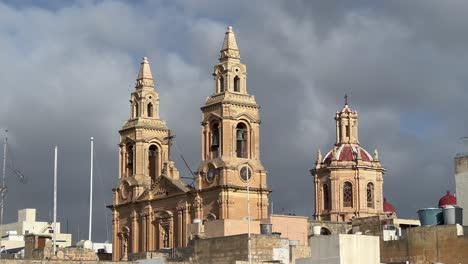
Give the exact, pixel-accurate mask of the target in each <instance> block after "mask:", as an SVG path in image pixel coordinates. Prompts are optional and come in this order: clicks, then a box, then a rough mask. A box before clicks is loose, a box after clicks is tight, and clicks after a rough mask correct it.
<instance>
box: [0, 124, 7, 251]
mask: <svg viewBox="0 0 468 264" xmlns="http://www.w3.org/2000/svg"><path fill="white" fill-rule="evenodd" d="M7 134H8V130H5V141H4V142H3V173H2V190H1V192H2V194H1V195H2V201H0V258H1V256H2V255H1V246H3V207H4V205H5V195H6V189H5V188H6V186H5V177H6V155H7V143H8V137H7Z"/></svg>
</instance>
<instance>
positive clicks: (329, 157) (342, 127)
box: [311, 100, 385, 222]
mask: <svg viewBox="0 0 468 264" xmlns="http://www.w3.org/2000/svg"><path fill="white" fill-rule="evenodd" d="M335 121H336V142H335V146H334V147H333V148H332V150H330V151H329V152H328V153H327V154H326V155H325V156H324V157H322V153H321V152H320V150H319V151H318V154H317V161H316V163H315V167H314V168H313V169H312V170H311V173H312V176H313V177H314V189H315V213H314V218H315V220H326V221H343V222H347V221H350V220H351V219H353V218H357V217H366V216H373V215H382V214H384V211H383V193H382V188H383V174H384V172H385V169H384V168H383V167H382V166H381V165H380V161H379V157H378V153H377V150H375V151H374V155H373V156H371V155H370V154H369V153H368V152H367V151H366V150H365V149H364V148H362V147H361V145H360V144H359V140H358V114H357V112H356V111H353V110H352V109H351V108H350V107H349V106H348V102H347V100H346V102H345V106H344V107H343V109H342V110H341V111H339V112H337V113H336V115H335Z"/></svg>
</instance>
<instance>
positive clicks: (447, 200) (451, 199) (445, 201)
mask: <svg viewBox="0 0 468 264" xmlns="http://www.w3.org/2000/svg"><path fill="white" fill-rule="evenodd" d="M447 205H457V197H455V195H452V194H450V191H447V194H445V195H444V196H442V198H440V200H439V207H444V206H447Z"/></svg>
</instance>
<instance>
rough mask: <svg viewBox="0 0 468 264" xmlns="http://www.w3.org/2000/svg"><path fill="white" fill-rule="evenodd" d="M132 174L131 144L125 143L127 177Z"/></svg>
mask: <svg viewBox="0 0 468 264" xmlns="http://www.w3.org/2000/svg"><path fill="white" fill-rule="evenodd" d="M131 176H133V145H131V144H128V145H127V177H131Z"/></svg>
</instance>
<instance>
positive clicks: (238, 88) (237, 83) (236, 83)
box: [234, 76, 240, 93]
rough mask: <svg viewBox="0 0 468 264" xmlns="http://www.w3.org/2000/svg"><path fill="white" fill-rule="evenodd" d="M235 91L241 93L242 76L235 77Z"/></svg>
mask: <svg viewBox="0 0 468 264" xmlns="http://www.w3.org/2000/svg"><path fill="white" fill-rule="evenodd" d="M234 92H236V93H240V78H239V76H236V77H234Z"/></svg>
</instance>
